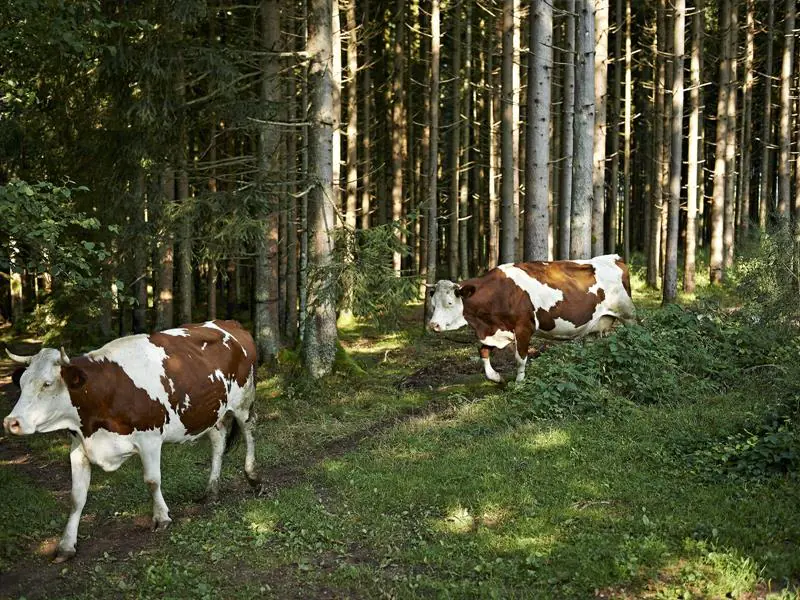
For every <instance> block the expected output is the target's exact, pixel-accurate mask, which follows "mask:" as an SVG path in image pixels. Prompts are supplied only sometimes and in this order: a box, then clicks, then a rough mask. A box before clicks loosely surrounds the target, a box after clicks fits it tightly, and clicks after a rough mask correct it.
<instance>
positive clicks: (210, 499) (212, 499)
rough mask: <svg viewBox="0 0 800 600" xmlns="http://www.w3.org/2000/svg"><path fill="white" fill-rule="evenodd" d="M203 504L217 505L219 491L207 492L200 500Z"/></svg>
mask: <svg viewBox="0 0 800 600" xmlns="http://www.w3.org/2000/svg"><path fill="white" fill-rule="evenodd" d="M200 501H201V502H202V503H203V504H216V503H217V502H219V491H218V490H206V493H205V494H204V495H203V497H202V498H201V499H200Z"/></svg>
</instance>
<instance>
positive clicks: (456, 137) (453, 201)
mask: <svg viewBox="0 0 800 600" xmlns="http://www.w3.org/2000/svg"><path fill="white" fill-rule="evenodd" d="M452 10H453V11H454V15H453V22H454V25H453V67H452V68H453V77H452V79H453V95H452V107H453V124H452V126H451V127H450V193H449V196H448V199H447V200H448V201H447V205H448V213H449V214H448V215H447V217H448V221H447V231H448V235H447V273H448V276H449V277H450V279H452V280H454V281H455V280H456V279H457V278H458V246H459V244H458V233H459V216H460V215H459V213H458V211H459V201H458V200H459V198H458V194H459V185H458V177H459V167H460V164H459V163H460V159H461V127H462V126H464V124H463V122H462V120H461V95H462V92H463V90H462V86H461V82H462V81H463V77H462V74H461V31H462V29H463V25H462V21H463V19H462V17H461V14H460V12H459V11H460V10H461V3H456V4H454V5H453V8H452Z"/></svg>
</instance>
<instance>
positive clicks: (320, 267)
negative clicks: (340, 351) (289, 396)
mask: <svg viewBox="0 0 800 600" xmlns="http://www.w3.org/2000/svg"><path fill="white" fill-rule="evenodd" d="M310 5H311V11H310V15H309V19H308V57H309V73H308V79H309V93H310V102H311V103H310V115H309V117H310V119H309V121H310V136H309V140H308V146H309V147H308V155H309V156H308V158H309V165H310V172H309V176H310V182H311V186H310V191H309V201H308V223H309V228H310V233H311V236H312V238H311V239H313V244H312V247H311V248H310V250H311V253H312V254H311V257H310V261H309V262H310V264H311V265H313V268H314V276H313V277H309V290H308V312H309V314H308V317H307V318H306V320H305V336H304V340H303V354H304V358H305V364H306V367H307V368H308V370H309V373H310V374H311V376H312V377H314V378H318V377H322V376H323V375H326V374H328V373H330V371H331V369H332V368H333V361H334V358H335V356H336V342H337V339H336V338H337V334H336V307H335V304H334V302H335V298H334V297H333V289H334V286H333V284H334V281H333V278H332V273H331V271H330V269H329V267H330V264H331V259H332V255H333V233H334V205H333V202H332V199H333V197H334V196H333V165H332V164H331V158H332V156H333V153H332V143H333V126H334V124H335V115H334V108H333V82H332V77H331V70H332V67H333V60H332V56H331V54H332V52H333V40H332V35H331V22H332V18H331V16H332V15H331V12H332V0H310Z"/></svg>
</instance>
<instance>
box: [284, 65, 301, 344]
mask: <svg viewBox="0 0 800 600" xmlns="http://www.w3.org/2000/svg"><path fill="white" fill-rule="evenodd" d="M286 79H287V80H286V87H287V94H286V97H287V98H289V99H290V100H289V102H287V103H286V111H287V115H288V118H287V121H289V122H290V123H293V122H295V120H296V118H297V116H296V113H295V111H296V105H297V103H296V102H295V98H296V96H297V84H296V81H295V78H294V76H292V75H290V76H289V77H287V78H286ZM286 158H287V169H286V175H287V187H288V189H289V194H288V197H287V199H286V295H285V306H286V309H285V319H284V327H283V330H284V335H285V336H286V337H285V340H286V344H287V345H288V346H289V347H290V348H293V347H294V345H295V342H296V340H297V243H298V239H297V199H296V197H295V196H294V194H295V193H296V191H297V187H298V186H297V136H296V135H295V134H294V132H291V133H290V134H289V135H287V136H286Z"/></svg>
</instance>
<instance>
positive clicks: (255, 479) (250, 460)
mask: <svg viewBox="0 0 800 600" xmlns="http://www.w3.org/2000/svg"><path fill="white" fill-rule="evenodd" d="M233 415H234V417H235V418H236V421H237V422H238V423H239V427H241V428H242V431H243V432H244V441H245V445H246V448H247V453H246V454H245V457H244V472H245V474H246V475H247V481H248V482H249V483H250V485H252V486H253V487H256V486H257V485H259V484H260V483H261V478H260V477H259V476H258V473H257V472H256V444H255V440H254V438H253V419H252V418H251V416H250V415H242V414H241V413H240V412H239V411H236V412H234V413H233Z"/></svg>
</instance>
